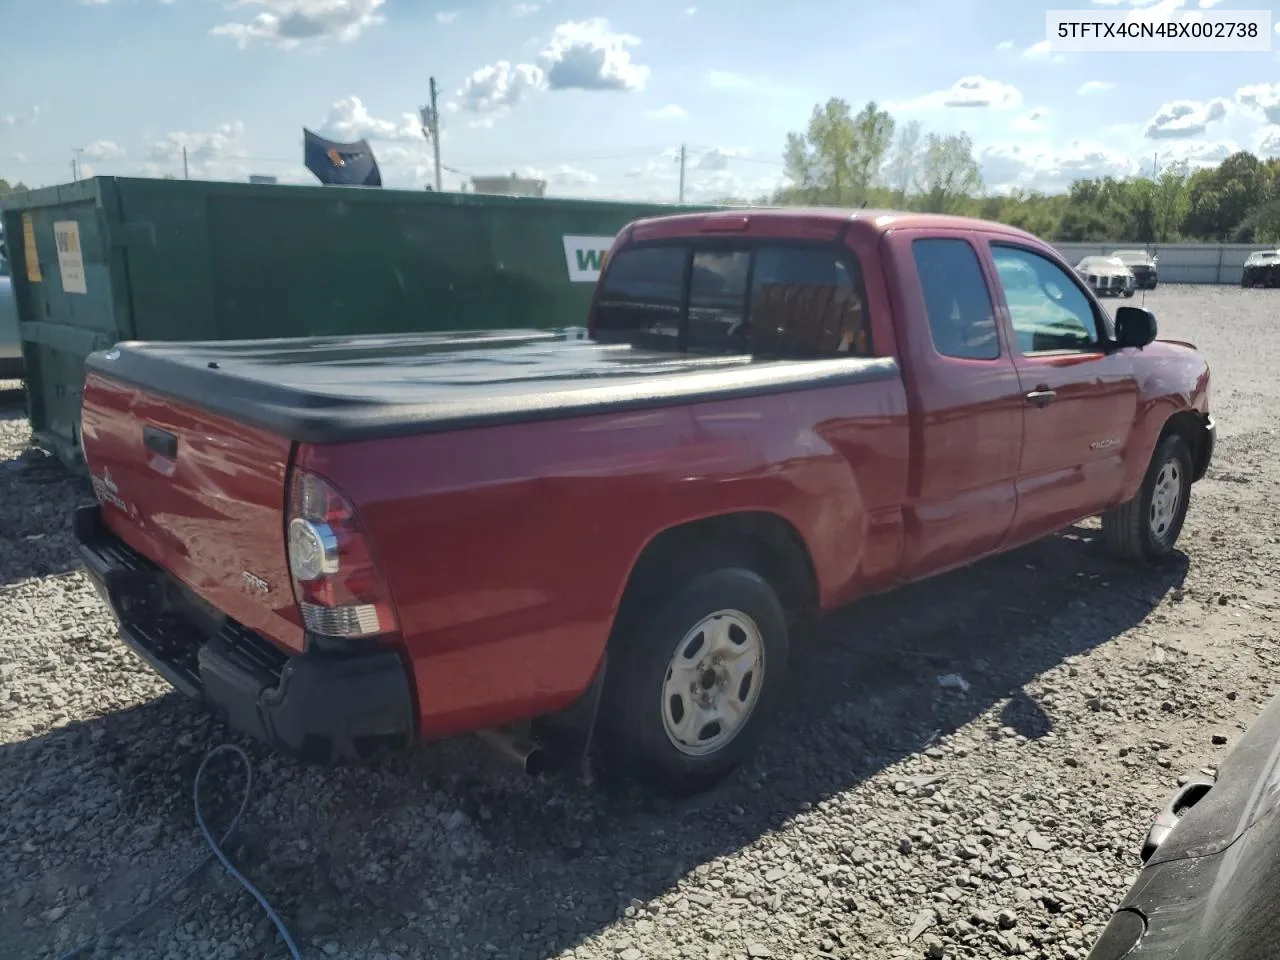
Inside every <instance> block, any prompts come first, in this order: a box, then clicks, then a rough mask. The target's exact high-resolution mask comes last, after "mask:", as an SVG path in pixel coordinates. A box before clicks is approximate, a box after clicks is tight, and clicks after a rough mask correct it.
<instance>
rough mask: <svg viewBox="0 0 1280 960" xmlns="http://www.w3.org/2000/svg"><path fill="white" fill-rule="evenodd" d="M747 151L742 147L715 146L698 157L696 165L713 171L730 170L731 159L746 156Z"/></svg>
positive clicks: (700, 168) (697, 167)
mask: <svg viewBox="0 0 1280 960" xmlns="http://www.w3.org/2000/svg"><path fill="white" fill-rule="evenodd" d="M746 153H747V151H746V150H744V149H743V148H742V147H713V148H712V149H710V150H707V151H705V152H704V153H703V154H702V155H701V156H700V157H698V160H697V162H696V163H695V164H694V167H695V168H696V169H698V170H708V171H712V172H716V171H720V170H728V169H729V161H730V160H732V159H733V158H734V157H742V156H746ZM686 162H687V159H686Z"/></svg>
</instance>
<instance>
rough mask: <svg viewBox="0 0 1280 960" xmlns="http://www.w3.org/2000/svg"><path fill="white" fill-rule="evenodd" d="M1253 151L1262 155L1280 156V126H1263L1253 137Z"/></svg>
mask: <svg viewBox="0 0 1280 960" xmlns="http://www.w3.org/2000/svg"><path fill="white" fill-rule="evenodd" d="M1253 152H1254V153H1255V154H1257V155H1258V156H1260V157H1264V158H1266V157H1280V128H1278V127H1263V128H1262V129H1261V130H1259V131H1258V132H1257V133H1255V134H1254V137H1253Z"/></svg>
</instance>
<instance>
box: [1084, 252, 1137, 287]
mask: <svg viewBox="0 0 1280 960" xmlns="http://www.w3.org/2000/svg"><path fill="white" fill-rule="evenodd" d="M1076 273H1078V274H1079V275H1080V276H1081V277H1083V278H1084V281H1085V283H1087V284H1089V288H1090V289H1091V290H1093V292H1094V293H1096V294H1097V295H1098V296H1100V297H1107V296H1111V297H1118V296H1125V297H1132V296H1133V291H1134V290H1135V289H1136V282H1135V280H1134V276H1133V271H1132V270H1130V269H1129V268H1128V267H1127V266H1125V264H1124V261H1123V260H1121V259H1119V258H1118V257H1085V258H1084V259H1083V260H1081V261H1080V262H1079V263H1077V264H1076Z"/></svg>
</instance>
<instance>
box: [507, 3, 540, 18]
mask: <svg viewBox="0 0 1280 960" xmlns="http://www.w3.org/2000/svg"><path fill="white" fill-rule="evenodd" d="M541 9H542V4H540V3H532V2H530V0H520V2H519V3H517V4H516V5H515V6H513V7H512V8H511V15H512V16H513V17H527V16H529V15H531V14H534V13H537V12H538V11H539V10H541Z"/></svg>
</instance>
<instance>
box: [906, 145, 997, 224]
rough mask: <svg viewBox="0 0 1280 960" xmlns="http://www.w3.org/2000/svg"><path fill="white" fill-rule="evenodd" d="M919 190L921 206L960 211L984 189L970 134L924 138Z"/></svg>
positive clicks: (939, 211)
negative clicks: (966, 202) (971, 198)
mask: <svg viewBox="0 0 1280 960" xmlns="http://www.w3.org/2000/svg"><path fill="white" fill-rule="evenodd" d="M916 189H917V190H918V191H919V193H920V209H921V210H926V211H928V212H930V213H958V212H960V210H961V208H962V207H963V206H964V205H965V201H967V200H968V199H969V198H970V197H972V196H973V195H974V194H975V193H977V192H978V191H979V190H981V189H982V174H981V172H980V171H979V169H978V161H977V160H975V159H974V158H973V141H972V140H971V139H969V135H968V134H967V133H960V134H951V135H949V136H945V137H944V136H939V135H938V134H936V133H931V134H929V136H928V137H926V138H925V144H924V154H923V156H922V157H921V159H920V172H919V175H918V176H917V179H916Z"/></svg>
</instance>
